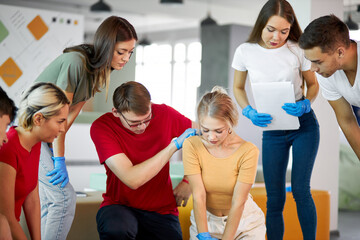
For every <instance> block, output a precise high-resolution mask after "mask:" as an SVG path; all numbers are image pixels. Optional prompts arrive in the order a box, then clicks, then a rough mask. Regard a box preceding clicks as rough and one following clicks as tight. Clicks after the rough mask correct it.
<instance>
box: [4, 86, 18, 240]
mask: <svg viewBox="0 0 360 240" xmlns="http://www.w3.org/2000/svg"><path fill="white" fill-rule="evenodd" d="M16 110H17V108H16V107H15V103H14V101H13V100H11V99H10V98H9V97H8V95H7V94H6V92H5V91H4V90H3V89H2V88H1V87H0V148H1V147H2V145H3V144H4V143H7V141H8V139H7V136H6V129H7V127H8V125H9V124H10V123H11V122H12V121H13V120H14V118H15V115H16ZM0 236H1V237H2V239H11V230H10V226H9V222H8V221H7V219H6V217H5V216H4V215H2V214H0Z"/></svg>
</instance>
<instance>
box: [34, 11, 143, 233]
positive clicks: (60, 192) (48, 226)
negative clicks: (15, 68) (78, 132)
mask: <svg viewBox="0 0 360 240" xmlns="http://www.w3.org/2000/svg"><path fill="white" fill-rule="evenodd" d="M136 41H137V35H136V32H135V29H134V27H133V26H132V25H131V24H130V23H129V22H128V21H127V20H126V19H124V18H121V17H116V16H111V17H109V18H107V19H105V20H104V21H103V22H102V24H101V25H100V26H99V28H98V29H97V31H96V33H95V36H94V43H93V44H82V45H78V46H74V47H71V48H66V49H65V50H64V53H63V54H62V55H60V56H59V57H58V58H56V59H55V60H54V61H53V62H52V63H50V65H49V66H48V67H47V68H46V69H45V70H44V71H43V72H42V73H41V74H40V75H39V77H38V78H37V79H36V80H35V81H36V82H51V83H54V84H56V85H57V86H59V87H60V88H61V89H63V90H64V91H65V93H66V95H67V97H68V99H69V100H70V102H71V107H70V111H69V116H68V119H67V125H66V131H65V133H64V134H61V135H60V136H59V137H58V138H56V139H55V141H54V142H53V143H52V148H51V147H50V146H49V145H48V144H47V143H42V146H41V156H40V166H39V192H40V202H41V237H42V239H47V240H48V239H66V236H67V234H68V232H69V230H70V227H71V224H72V221H73V218H74V214H75V203H76V194H75V191H74V189H73V187H72V186H71V184H70V183H68V182H69V177H68V173H67V170H66V165H65V157H64V154H65V149H64V145H65V144H64V142H65V135H66V132H67V130H68V129H69V128H70V127H71V125H72V123H73V122H74V120H75V118H76V117H77V116H78V114H79V112H80V110H81V109H82V107H83V106H84V104H85V102H86V101H87V100H89V99H90V98H91V97H93V96H94V94H95V93H96V92H99V91H100V89H101V88H103V87H106V94H107V91H108V86H109V80H110V73H111V71H112V70H114V69H115V70H121V69H122V68H123V67H124V66H125V64H126V63H127V62H128V61H129V59H130V57H131V54H132V53H133V50H134V48H135V43H136Z"/></svg>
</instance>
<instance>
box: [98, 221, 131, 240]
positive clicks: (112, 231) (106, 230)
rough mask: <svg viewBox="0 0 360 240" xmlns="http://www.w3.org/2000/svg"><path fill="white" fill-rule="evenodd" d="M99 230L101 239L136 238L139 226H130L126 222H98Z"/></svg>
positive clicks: (123, 239)
mask: <svg viewBox="0 0 360 240" xmlns="http://www.w3.org/2000/svg"><path fill="white" fill-rule="evenodd" d="M97 228H98V232H99V237H100V239H101V240H105V239H122V240H130V239H135V238H136V234H137V226H130V225H129V224H127V223H126V222H123V223H119V224H115V223H114V222H105V223H100V224H99V223H98V227H97Z"/></svg>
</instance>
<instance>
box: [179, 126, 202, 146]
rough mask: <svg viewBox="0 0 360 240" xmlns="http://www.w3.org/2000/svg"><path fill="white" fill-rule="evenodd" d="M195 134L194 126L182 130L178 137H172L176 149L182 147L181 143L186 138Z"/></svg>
mask: <svg viewBox="0 0 360 240" xmlns="http://www.w3.org/2000/svg"><path fill="white" fill-rule="evenodd" d="M195 135H197V134H196V129H195V128H188V129H186V130H185V132H183V134H181V135H180V136H179V137H177V138H175V139H174V143H175V146H176V148H177V149H180V148H182V145H183V143H184V141H185V139H186V138H188V137H191V136H195Z"/></svg>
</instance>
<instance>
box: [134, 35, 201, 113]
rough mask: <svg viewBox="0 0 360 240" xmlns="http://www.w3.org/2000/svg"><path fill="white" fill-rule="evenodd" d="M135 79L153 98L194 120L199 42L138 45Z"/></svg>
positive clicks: (198, 77) (198, 78)
mask: <svg viewBox="0 0 360 240" xmlns="http://www.w3.org/2000/svg"><path fill="white" fill-rule="evenodd" d="M135 80H136V81H137V82H140V83H142V84H144V86H145V87H146V88H147V89H148V90H149V91H150V94H151V98H152V102H154V103H159V104H161V103H165V104H167V105H169V106H171V107H173V108H175V109H176V110H177V111H179V112H180V113H182V114H184V115H185V116H187V117H188V118H190V119H192V120H195V108H196V104H197V102H196V97H197V88H198V87H199V86H200V80H201V44H200V42H194V41H189V42H186V41H184V42H178V43H175V44H157V43H154V44H151V45H149V46H137V47H136V69H135Z"/></svg>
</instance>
